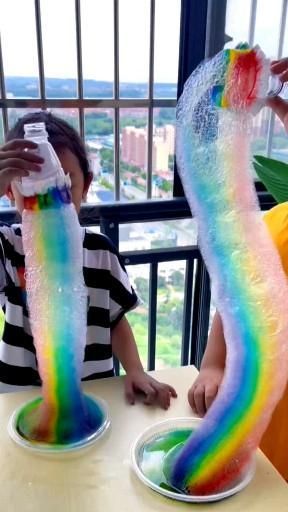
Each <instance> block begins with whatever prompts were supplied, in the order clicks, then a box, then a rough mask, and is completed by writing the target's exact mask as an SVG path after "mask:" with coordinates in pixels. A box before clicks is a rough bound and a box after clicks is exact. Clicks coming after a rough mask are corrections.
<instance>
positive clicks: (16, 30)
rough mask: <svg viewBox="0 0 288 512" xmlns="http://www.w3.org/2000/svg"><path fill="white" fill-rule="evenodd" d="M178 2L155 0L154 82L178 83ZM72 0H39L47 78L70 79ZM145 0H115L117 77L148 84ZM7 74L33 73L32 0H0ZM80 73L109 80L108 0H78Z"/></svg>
mask: <svg viewBox="0 0 288 512" xmlns="http://www.w3.org/2000/svg"><path fill="white" fill-rule="evenodd" d="M180 3H181V2H180V0H156V22H155V64H154V66H155V72H154V74H155V81H156V82H174V83H175V82H177V72H178V49H179V22H180ZM74 5H75V2H74V0H41V14H42V33H43V50H44V67H45V75H46V76H47V77H59V78H75V77H76V76H77V67H76V66H77V65H76V38H75V16H74ZM149 8H150V0H119V18H120V19H119V34H120V35H119V47H120V60H119V64H120V81H123V82H147V80H148V73H149ZM0 12H1V19H0V29H1V40H2V51H3V60H4V72H5V75H6V76H15V75H18V76H36V75H37V69H38V68H37V51H36V32H35V16H34V0H0ZM81 19H82V53H83V57H82V58H83V76H84V78H91V79H96V80H109V81H110V80H113V72H114V71H113V70H114V62H113V46H114V39H113V0H81Z"/></svg>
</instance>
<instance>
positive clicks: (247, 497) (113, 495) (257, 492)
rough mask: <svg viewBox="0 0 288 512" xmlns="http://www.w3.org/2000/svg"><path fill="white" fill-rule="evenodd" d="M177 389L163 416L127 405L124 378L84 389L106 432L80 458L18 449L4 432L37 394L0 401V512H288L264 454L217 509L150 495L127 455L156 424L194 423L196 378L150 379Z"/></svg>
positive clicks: (180, 374)
mask: <svg viewBox="0 0 288 512" xmlns="http://www.w3.org/2000/svg"><path fill="white" fill-rule="evenodd" d="M152 374H153V375H155V376H156V377H157V378H158V379H160V380H162V381H166V382H169V383H170V384H172V385H174V386H175V388H176V390H177V392H178V398H177V399H176V400H173V402H172V405H171V407H170V409H169V410H168V411H162V410H161V409H158V408H154V407H147V406H144V405H143V404H141V403H137V404H136V405H134V406H130V405H127V404H125V400H124V395H123V378H121V377H118V378H112V379H105V380H100V381H94V382H91V383H86V384H85V386H84V389H85V390H86V391H88V392H92V393H94V394H96V395H98V396H99V397H101V398H103V399H104V400H105V401H106V402H107V404H108V407H109V414H110V418H111V427H110V429H109V431H108V432H107V433H106V434H105V435H104V436H103V437H102V438H101V439H99V440H98V441H97V442H96V444H95V445H94V446H93V447H90V449H89V450H87V451H85V452H83V453H82V455H81V454H79V453H78V455H77V456H76V455H75V454H74V455H73V456H72V455H70V456H69V455H66V456H64V458H63V456H62V458H61V457H60V456H58V455H56V456H52V455H50V456H49V457H48V456H46V457H43V456H39V455H34V454H32V453H31V452H29V451H26V450H24V449H23V448H21V447H18V446H17V445H16V444H14V442H13V441H12V440H11V439H10V437H9V435H8V433H7V423H8V420H9V417H10V415H11V414H12V412H13V411H14V409H15V408H16V407H18V406H19V405H21V404H22V403H23V402H25V401H26V400H28V399H31V398H33V397H34V396H35V395H36V393H35V392H34V391H25V392H21V393H13V394H2V395H0V418H1V419H0V482H1V491H0V493H1V494H0V496H1V510H3V511H4V510H5V511H7V512H16V511H17V512H19V511H21V512H48V511H49V512H58V511H59V512H60V511H61V512H90V511H91V512H92V511H95V512H96V511H97V512H100V511H104V512H114V511H115V512H116V511H117V512H122V511H123V512H148V511H149V512H152V511H157V512H162V511H163V512H164V511H165V512H166V511H168V512H169V511H171V512H172V511H176V510H177V511H181V510H183V511H184V510H187V511H188V509H190V510H194V509H195V510H196V509H199V510H200V509H201V512H205V511H206V510H210V511H211V510H213V511H214V510H215V511H216V510H217V511H218V510H219V511H220V510H221V512H226V511H229V512H230V511H231V512H250V511H251V512H252V511H253V512H258V511H259V512H271V511H274V510H275V511H277V512H288V485H287V484H286V482H285V481H284V480H283V479H282V478H281V477H280V475H279V474H278V473H277V472H276V470H275V469H274V468H273V466H272V465H271V464H270V463H269V462H268V460H267V459H266V458H265V457H264V455H263V454H262V453H260V452H259V453H258V455H257V470H256V475H255V477H254V479H253V481H252V482H251V484H250V485H249V486H248V487H247V488H246V489H245V490H244V491H242V492H241V493H239V494H238V495H236V496H233V497H231V498H229V499H227V500H224V501H222V502H219V503H217V504H206V505H201V506H199V505H195V504H186V503H180V502H176V501H172V500H169V499H168V498H165V497H162V496H161V495H159V494H158V493H156V492H154V491H152V490H150V489H148V488H147V487H145V486H144V484H142V482H140V481H139V480H138V478H137V477H136V476H135V475H134V473H133V471H132V469H131V465H130V448H131V445H132V444H133V442H134V440H135V439H136V438H137V436H138V435H139V434H141V432H142V431H143V430H144V429H145V428H147V427H149V426H150V425H152V424H153V423H156V422H159V421H162V420H164V419H168V418H171V417H177V416H191V415H192V412H191V410H190V408H189V405H188V403H187V390H188V388H189V386H190V385H191V383H192V382H193V379H195V377H196V375H197V371H196V370H195V368H193V367H183V368H175V369H169V370H162V371H160V372H152Z"/></svg>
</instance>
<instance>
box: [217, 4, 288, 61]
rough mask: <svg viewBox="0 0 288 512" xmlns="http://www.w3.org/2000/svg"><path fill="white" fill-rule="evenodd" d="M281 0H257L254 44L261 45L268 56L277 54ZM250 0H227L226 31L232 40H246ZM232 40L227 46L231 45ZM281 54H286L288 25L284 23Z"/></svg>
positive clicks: (272, 56)
mask: <svg viewBox="0 0 288 512" xmlns="http://www.w3.org/2000/svg"><path fill="white" fill-rule="evenodd" d="M282 4H283V0H257V11H256V25H255V34H254V41H253V43H254V44H258V45H259V46H261V48H262V50H263V51H264V52H265V53H266V55H267V56H268V57H269V58H276V57H277V56H278V43H279V28H280V20H281V17H282ZM250 5H251V0H227V13H226V32H227V34H229V35H231V36H232V37H233V38H234V41H236V42H239V41H247V40H248V34H249V19H250ZM233 45H234V42H232V43H230V44H229V46H230V47H231V46H233ZM282 55H285V56H287V55H288V26H287V23H286V30H285V38H284V46H283V51H282Z"/></svg>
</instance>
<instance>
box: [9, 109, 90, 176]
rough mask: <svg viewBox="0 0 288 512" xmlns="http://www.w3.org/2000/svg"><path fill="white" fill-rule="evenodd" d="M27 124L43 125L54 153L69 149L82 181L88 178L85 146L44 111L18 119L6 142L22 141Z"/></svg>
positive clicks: (73, 132)
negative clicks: (76, 162) (79, 169)
mask: <svg viewBox="0 0 288 512" xmlns="http://www.w3.org/2000/svg"><path fill="white" fill-rule="evenodd" d="M27 123H45V125H46V130H47V132H48V136H49V141H50V142H51V144H52V146H53V148H54V149H55V151H57V150H58V149H63V148H67V149H70V151H71V153H73V154H74V155H75V156H76V157H77V158H78V161H79V164H80V167H81V170H82V172H83V175H84V179H86V178H88V176H89V173H90V170H89V162H88V158H87V154H86V150H85V146H84V144H83V142H82V140H81V138H80V136H79V135H78V133H77V132H76V130H74V128H72V126H70V125H69V124H68V123H67V122H66V121H64V120H63V119H61V118H60V117H56V116H54V115H53V114H51V113H50V112H46V111H44V110H41V111H40V112H30V113H28V114H26V115H25V116H23V117H21V118H20V119H18V121H17V122H16V124H15V126H14V127H13V128H11V130H9V132H8V134H7V137H6V141H7V142H8V141H9V140H12V139H23V137H24V124H27Z"/></svg>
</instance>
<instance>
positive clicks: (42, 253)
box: [18, 187, 103, 448]
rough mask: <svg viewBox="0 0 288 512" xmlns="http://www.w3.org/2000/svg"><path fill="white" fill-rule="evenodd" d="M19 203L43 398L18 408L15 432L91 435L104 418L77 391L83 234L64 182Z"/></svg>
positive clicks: (33, 437) (70, 438) (56, 439)
mask: <svg viewBox="0 0 288 512" xmlns="http://www.w3.org/2000/svg"><path fill="white" fill-rule="evenodd" d="M24 204H25V210H24V212H23V219H22V220H23V223H22V233H23V246H24V252H25V265H26V291H27V300H28V307H29V314H30V323H31V328H32V334H33V338H34V344H35V347H36V353H37V361H38V369H39V373H40V376H41V379H42V395H43V398H40V399H37V400H35V402H33V403H29V404H28V405H27V406H26V407H24V408H23V409H22V411H21V414H20V416H19V419H18V431H19V433H20V434H21V435H22V436H24V437H25V438H27V439H29V440H30V441H35V443H48V444H51V445H57V446H59V447H60V448H61V446H65V445H67V444H71V443H77V442H79V441H81V439H83V438H87V437H89V436H90V435H92V434H93V433H94V432H95V430H97V429H98V427H99V426H100V425H101V422H102V420H103V414H102V412H101V410H100V408H99V407H98V406H97V405H96V404H95V403H94V402H92V400H91V399H89V398H88V397H84V395H83V394H82V391H81V367H82V362H83V359H84V348H85V343H86V315H87V292H86V288H85V284H84V280H83V272H82V259H83V255H82V251H83V249H82V234H81V229H80V226H79V221H78V218H77V214H76V211H75V208H74V206H73V204H72V203H71V193H70V189H68V188H67V187H62V188H59V189H58V188H57V187H55V188H52V189H49V190H48V191H47V192H46V193H45V194H42V195H37V196H35V197H26V198H25V199H24Z"/></svg>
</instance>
